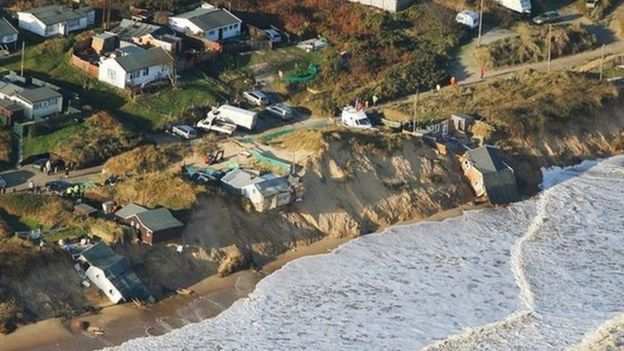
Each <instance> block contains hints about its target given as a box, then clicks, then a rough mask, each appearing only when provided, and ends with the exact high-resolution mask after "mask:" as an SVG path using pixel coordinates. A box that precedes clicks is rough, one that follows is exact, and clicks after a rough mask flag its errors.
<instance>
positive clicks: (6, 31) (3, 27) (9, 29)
mask: <svg viewBox="0 0 624 351" xmlns="http://www.w3.org/2000/svg"><path fill="white" fill-rule="evenodd" d="M13 34H17V29H15V27H13V25H11V23H9V21H7V19H6V18H4V17H2V19H0V37H3V36H5V35H13Z"/></svg>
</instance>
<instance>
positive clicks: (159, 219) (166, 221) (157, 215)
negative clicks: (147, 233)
mask: <svg viewBox="0 0 624 351" xmlns="http://www.w3.org/2000/svg"><path fill="white" fill-rule="evenodd" d="M136 216H137V218H138V219H139V221H141V223H142V224H143V226H145V227H146V228H148V229H149V230H151V231H154V232H156V231H160V230H167V229H171V228H178V227H182V226H184V224H183V223H182V222H180V221H178V220H177V219H176V218H175V217H173V215H172V214H171V212H169V210H168V209H166V208H157V209H154V210H149V211H145V212H139V213H137V215H136Z"/></svg>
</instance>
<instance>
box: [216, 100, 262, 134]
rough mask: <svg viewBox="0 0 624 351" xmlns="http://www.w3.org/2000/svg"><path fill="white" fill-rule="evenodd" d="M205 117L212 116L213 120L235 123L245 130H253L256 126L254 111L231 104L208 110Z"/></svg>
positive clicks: (256, 115) (256, 117) (256, 116)
mask: <svg viewBox="0 0 624 351" xmlns="http://www.w3.org/2000/svg"><path fill="white" fill-rule="evenodd" d="M207 118H214V119H215V120H218V121H221V122H226V123H230V124H235V125H237V126H238V127H243V128H245V129H247V130H253V129H254V127H255V126H256V121H257V119H258V114H257V113H256V112H254V111H249V110H245V109H242V108H239V107H234V106H232V105H221V106H219V107H217V108H215V109H213V110H212V111H210V112H208V117H207Z"/></svg>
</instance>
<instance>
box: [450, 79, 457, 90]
mask: <svg viewBox="0 0 624 351" xmlns="http://www.w3.org/2000/svg"><path fill="white" fill-rule="evenodd" d="M456 86H457V78H455V76H452V77H451V87H453V88H454V87H456Z"/></svg>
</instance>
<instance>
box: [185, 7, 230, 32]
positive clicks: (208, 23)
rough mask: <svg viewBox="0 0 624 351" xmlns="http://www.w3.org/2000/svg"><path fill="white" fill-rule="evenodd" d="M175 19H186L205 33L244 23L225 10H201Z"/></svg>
mask: <svg viewBox="0 0 624 351" xmlns="http://www.w3.org/2000/svg"><path fill="white" fill-rule="evenodd" d="M174 17H178V18H186V19H188V20H189V21H191V22H192V23H193V24H194V25H196V26H197V27H199V28H201V30H203V31H204V32H208V31H210V30H213V29H217V28H221V27H226V26H229V25H232V24H237V23H241V22H242V21H241V20H240V19H239V18H237V17H236V16H234V15H233V14H231V13H230V12H229V11H226V10H224V9H204V8H199V9H196V10H193V11H190V12H186V13H182V14H179V15H177V16H174Z"/></svg>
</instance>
